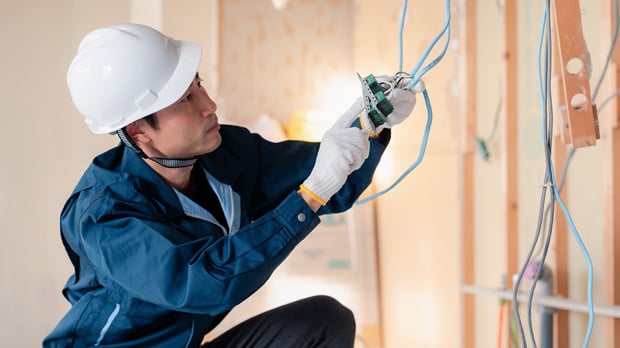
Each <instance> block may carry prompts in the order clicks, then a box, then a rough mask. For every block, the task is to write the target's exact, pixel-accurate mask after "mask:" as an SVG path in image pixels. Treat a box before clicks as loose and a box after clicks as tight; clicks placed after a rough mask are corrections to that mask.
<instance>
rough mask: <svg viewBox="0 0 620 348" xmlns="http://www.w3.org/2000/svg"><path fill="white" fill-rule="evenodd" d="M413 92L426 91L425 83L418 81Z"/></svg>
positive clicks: (412, 88)
mask: <svg viewBox="0 0 620 348" xmlns="http://www.w3.org/2000/svg"><path fill="white" fill-rule="evenodd" d="M411 90H412V91H413V92H414V93H422V92H424V90H426V85H425V84H424V81H422V80H418V82H416V84H415V85H413V87H411Z"/></svg>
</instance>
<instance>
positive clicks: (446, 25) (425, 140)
mask: <svg viewBox="0 0 620 348" xmlns="http://www.w3.org/2000/svg"><path fill="white" fill-rule="evenodd" d="M445 13H446V21H445V23H444V26H443V28H442V29H441V32H440V33H439V34H437V36H435V38H434V39H433V40H432V42H431V43H430V44H429V46H428V47H427V48H426V50H425V51H424V53H423V54H422V57H421V58H420V59H419V60H418V63H417V64H416V66H415V67H414V68H413V70H411V73H410V76H411V77H412V80H411V81H410V82H409V83H408V84H407V86H406V87H405V89H411V88H412V87H413V86H415V84H416V83H417V82H418V81H420V79H421V78H422V76H424V74H426V73H427V72H428V71H429V70H430V69H432V68H433V67H434V66H435V65H437V63H439V61H441V59H443V56H444V55H445V53H446V51H447V50H448V44H449V41H450V0H446V2H445ZM406 14H407V0H404V2H403V10H402V14H401V20H400V30H399V35H398V47H399V63H398V71H399V72H401V71H403V69H402V65H403V30H404V27H405V17H406ZM444 34H445V35H446V41H445V43H444V46H443V48H442V50H441V52H440V54H439V55H438V56H437V57H436V58H435V59H434V60H433V61H431V63H429V64H427V65H426V66H425V67H424V68H422V70H421V71H418V70H420V67H421V66H422V64H423V63H424V61H426V59H427V58H428V56H429V55H430V52H431V50H432V49H433V47H434V46H435V45H436V44H437V42H438V41H439V39H440V38H441V37H442V36H443V35H444ZM422 95H423V96H424V103H425V105H426V111H427V114H428V117H427V120H426V127H425V128H424V136H423V138H422V144H421V145H420V151H419V153H418V158H417V159H416V161H415V162H414V163H413V164H412V165H411V166H409V168H407V170H405V172H404V173H403V174H401V176H400V177H399V178H398V179H397V180H396V181H395V182H394V183H392V184H391V185H390V186H389V187H388V188H386V189H385V190H382V191H380V192H377V193H375V194H373V195H371V196H368V197H366V198H364V199H360V200H357V202H355V204H358V205H360V204H364V203H366V202H368V201H370V200H373V199H375V198H377V197H379V196H381V195H383V194H385V193H387V192H389V191H390V190H392V189H393V188H394V187H396V185H398V184H399V183H400V182H401V181H402V180H403V179H404V178H405V177H406V176H407V175H409V173H411V172H412V171H413V170H414V169H415V168H416V167H417V166H418V165H420V163H421V162H422V160H423V159H424V154H425V152H426V145H427V143H428V137H429V134H430V131H431V125H432V123H433V108H432V106H431V101H430V97H429V95H428V91H427V90H426V89H425V90H424V91H423V92H422Z"/></svg>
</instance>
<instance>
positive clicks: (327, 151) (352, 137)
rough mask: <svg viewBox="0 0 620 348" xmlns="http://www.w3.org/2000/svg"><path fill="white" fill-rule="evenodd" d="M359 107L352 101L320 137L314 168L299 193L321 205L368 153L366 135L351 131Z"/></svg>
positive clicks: (360, 105)
mask: <svg viewBox="0 0 620 348" xmlns="http://www.w3.org/2000/svg"><path fill="white" fill-rule="evenodd" d="M363 107H364V105H363V103H360V102H358V101H356V102H355V103H354V104H353V105H352V106H351V108H350V109H349V110H348V111H347V112H345V113H344V114H343V115H342V116H341V117H340V118H339V119H338V121H336V123H335V124H334V125H333V126H332V127H331V128H330V129H329V130H328V131H327V132H325V134H324V135H323V139H322V140H321V145H320V147H319V152H318V154H317V156H316V162H315V163H314V168H312V171H311V172H310V175H309V176H308V178H307V179H306V180H305V181H304V183H303V184H302V185H301V187H300V189H301V190H302V191H304V192H306V193H307V194H309V195H310V196H311V197H312V198H313V199H314V200H316V201H317V202H319V203H321V205H325V204H326V203H327V201H329V199H330V198H331V197H332V196H333V195H334V194H335V193H336V192H338V191H339V190H340V189H341V188H342V186H343V185H344V183H345V182H346V181H347V177H348V176H349V174H351V173H352V172H353V171H355V170H357V169H359V168H360V167H361V166H362V163H364V160H366V158H367V157H368V153H369V152H370V141H369V140H368V133H366V132H365V131H364V130H361V129H359V128H357V127H351V124H352V123H353V121H354V120H355V119H356V118H357V116H358V115H359V113H360V112H361V109H363Z"/></svg>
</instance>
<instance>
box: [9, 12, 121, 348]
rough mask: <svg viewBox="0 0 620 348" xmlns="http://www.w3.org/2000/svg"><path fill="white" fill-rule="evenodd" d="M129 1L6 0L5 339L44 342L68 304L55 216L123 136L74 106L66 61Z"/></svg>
mask: <svg viewBox="0 0 620 348" xmlns="http://www.w3.org/2000/svg"><path fill="white" fill-rule="evenodd" d="M128 19H129V8H128V5H127V2H126V1H123V0H113V1H109V0H105V1H103V0H102V1H31V0H29V1H8V0H2V1H0V37H1V38H2V42H3V43H4V44H3V46H4V47H3V49H2V50H0V71H1V72H2V73H1V75H2V80H3V81H4V82H3V83H2V84H0V105H2V116H0V117H1V119H2V126H1V129H2V130H3V135H2V137H0V148H1V149H2V150H1V152H2V160H3V165H2V170H0V192H1V194H0V220H1V221H2V222H3V223H2V226H3V227H2V243H0V265H1V266H0V284H1V285H0V307H2V313H0V327H2V329H1V330H0V346H2V347H37V346H40V345H41V340H42V338H43V336H45V335H46V334H47V333H48V332H49V331H50V330H51V329H52V328H53V327H54V326H55V325H56V322H57V321H58V319H59V318H60V316H61V315H62V314H63V313H64V312H65V311H66V310H67V309H68V305H67V302H66V301H65V300H64V298H63V297H62V295H61V293H60V290H61V289H62V286H63V285H64V283H65V281H66V279H67V277H68V276H69V274H70V272H71V269H70V265H69V262H68V259H67V257H66V255H65V254H64V251H63V248H62V243H61V241H60V236H59V231H58V216H59V214H60V210H61V208H62V205H63V204H64V200H65V199H66V197H67V196H68V195H69V194H70V193H71V190H72V189H73V186H74V185H75V184H76V182H77V180H78V178H79V176H80V174H81V172H82V171H83V170H84V168H85V167H86V165H87V164H88V163H89V161H90V159H91V157H92V156H94V155H95V154H97V153H98V152H100V151H103V150H104V149H105V148H107V147H109V146H111V145H112V144H115V143H116V140H114V139H113V138H112V137H107V136H102V137H95V136H92V135H91V134H90V132H89V131H88V129H87V127H86V125H85V124H84V123H83V121H82V120H81V116H79V114H78V113H77V112H76V111H75V109H74V108H73V106H72V104H71V101H70V99H69V94H68V91H67V88H66V87H65V86H66V83H65V74H66V71H67V67H68V65H69V62H70V60H71V58H72V57H73V54H74V52H75V50H76V49H77V46H78V43H79V40H80V39H81V37H82V35H83V34H84V33H86V32H87V31H89V30H91V29H93V28H95V27H97V26H100V25H105V24H108V23H110V22H117V21H127V20H128Z"/></svg>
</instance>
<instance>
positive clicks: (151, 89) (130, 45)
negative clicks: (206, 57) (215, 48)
mask: <svg viewBox="0 0 620 348" xmlns="http://www.w3.org/2000/svg"><path fill="white" fill-rule="evenodd" d="M200 57H201V49H200V46H199V45H198V44H196V43H194V42H189V41H177V40H174V39H172V38H170V37H167V36H165V35H163V34H162V33H160V32H159V31H157V30H155V29H153V28H150V27H147V26H144V25H140V24H119V25H113V26H109V27H105V28H101V29H97V30H94V31H92V32H90V33H89V34H87V35H86V36H85V37H84V39H82V42H81V43H80V47H79V49H78V53H77V55H76V56H75V58H73V61H72V62H71V65H70V66H69V71H68V73H67V84H68V85H69V91H70V93H71V98H72V99H73V103H74V104H75V106H76V107H77V109H78V110H79V111H80V113H81V114H82V115H83V116H84V118H85V121H86V124H88V127H89V128H90V130H91V131H92V132H93V133H98V134H102V133H112V132H115V131H117V130H119V129H121V128H123V127H125V126H126V125H128V124H130V123H131V122H134V121H136V120H138V119H140V118H143V117H145V116H148V115H150V114H152V113H154V112H157V111H159V110H161V109H163V108H165V107H167V106H169V105H170V104H172V103H174V102H175V101H177V100H178V99H179V98H180V97H181V96H182V95H183V94H184V93H185V91H186V90H187V88H188V87H189V86H190V85H191V83H192V81H193V80H194V78H195V76H196V72H197V71H198V65H199V64H200Z"/></svg>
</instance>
